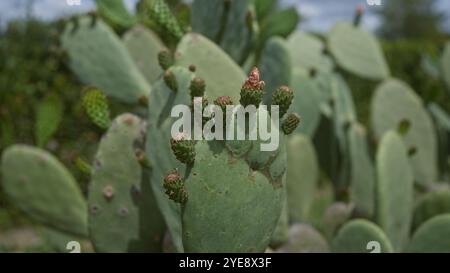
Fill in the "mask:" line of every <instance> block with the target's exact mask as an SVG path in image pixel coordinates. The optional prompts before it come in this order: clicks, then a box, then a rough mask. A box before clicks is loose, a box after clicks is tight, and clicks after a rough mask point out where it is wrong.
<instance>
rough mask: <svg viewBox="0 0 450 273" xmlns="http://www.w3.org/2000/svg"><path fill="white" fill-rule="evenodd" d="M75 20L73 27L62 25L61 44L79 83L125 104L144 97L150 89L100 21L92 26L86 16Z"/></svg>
mask: <svg viewBox="0 0 450 273" xmlns="http://www.w3.org/2000/svg"><path fill="white" fill-rule="evenodd" d="M76 20H77V22H78V23H77V25H74V23H73V22H71V23H68V24H67V25H66V28H65V30H64V33H63V34H62V36H61V43H62V46H63V48H64V49H65V50H66V51H67V53H68V55H69V58H70V67H71V69H72V70H73V71H74V72H75V74H76V75H77V76H78V77H79V78H80V80H81V81H82V82H83V83H85V84H88V85H94V86H97V87H99V88H100V89H102V90H103V91H104V92H105V94H106V95H108V96H111V97H114V98H116V99H119V100H122V101H124V102H127V103H137V102H138V101H139V99H140V98H141V97H142V96H147V95H148V94H149V92H150V85H149V84H148V83H147V81H146V80H145V78H144V77H143V76H142V74H141V73H140V72H139V69H138V68H137V67H136V65H135V63H134V62H133V59H132V57H131V56H130V54H129V52H128V50H127V49H126V47H125V46H124V45H123V43H122V42H121V41H120V39H119V37H118V36H117V35H116V34H115V33H114V32H113V31H112V30H111V29H110V28H109V27H108V26H107V25H106V24H105V23H104V22H102V21H101V20H97V21H96V23H95V24H94V25H92V19H91V18H90V17H88V16H83V17H80V18H78V19H76Z"/></svg>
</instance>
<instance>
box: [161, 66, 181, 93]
mask: <svg viewBox="0 0 450 273" xmlns="http://www.w3.org/2000/svg"><path fill="white" fill-rule="evenodd" d="M164 82H165V83H166V85H167V87H169V88H170V89H171V90H172V91H174V92H177V91H178V84H177V79H176V78H175V75H174V74H173V73H172V71H170V70H166V72H164Z"/></svg>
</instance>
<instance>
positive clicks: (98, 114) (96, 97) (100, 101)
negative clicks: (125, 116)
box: [82, 87, 111, 129]
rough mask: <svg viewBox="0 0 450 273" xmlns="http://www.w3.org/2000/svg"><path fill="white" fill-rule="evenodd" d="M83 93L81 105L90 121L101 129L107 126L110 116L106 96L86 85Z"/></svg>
mask: <svg viewBox="0 0 450 273" xmlns="http://www.w3.org/2000/svg"><path fill="white" fill-rule="evenodd" d="M83 93H84V96H83V98H82V103H83V107H84V110H85V111H86V114H87V115H88V116H89V118H90V119H91V121H92V122H93V123H94V124H95V125H97V126H98V127H100V128H102V129H107V128H109V126H110V125H111V118H110V113H109V106H108V101H107V99H106V96H105V95H104V94H103V92H102V91H100V90H99V89H97V88H95V87H88V88H86V89H84V90H83Z"/></svg>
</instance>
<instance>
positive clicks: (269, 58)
mask: <svg viewBox="0 0 450 273" xmlns="http://www.w3.org/2000/svg"><path fill="white" fill-rule="evenodd" d="M260 68H261V78H262V79H264V82H265V83H266V86H265V93H264V99H263V101H264V103H265V104H267V105H270V104H271V99H272V94H273V92H275V90H276V89H277V88H278V87H280V86H282V85H289V84H290V83H291V74H292V71H291V60H290V58H289V51H288V49H287V46H286V42H285V41H284V40H283V39H281V38H279V37H273V38H271V39H270V40H268V41H267V43H266V46H265V47H264V50H263V52H262V57H261V61H260Z"/></svg>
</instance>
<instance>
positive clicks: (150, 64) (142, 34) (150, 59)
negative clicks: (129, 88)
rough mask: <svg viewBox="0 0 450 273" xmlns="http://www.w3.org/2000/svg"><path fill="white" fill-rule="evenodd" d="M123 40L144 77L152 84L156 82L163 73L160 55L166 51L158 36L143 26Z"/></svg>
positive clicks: (133, 30) (129, 31)
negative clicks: (159, 63)
mask: <svg viewBox="0 0 450 273" xmlns="http://www.w3.org/2000/svg"><path fill="white" fill-rule="evenodd" d="M122 39H123V43H124V44H125V46H126V48H127V49H128V52H129V53H130V55H131V57H132V58H133V60H134V63H135V64H136V66H137V68H138V69H139V71H140V72H141V73H142V75H144V77H145V78H146V79H147V81H148V82H149V83H150V84H151V83H153V82H155V81H156V80H157V79H158V78H159V76H160V75H161V74H162V73H163V70H162V69H161V67H160V66H159V65H158V53H159V52H160V51H161V50H163V49H164V44H163V43H162V42H161V40H160V39H159V38H158V36H156V34H155V33H153V32H152V31H151V30H149V29H147V28H145V27H143V26H136V27H134V28H132V29H130V30H128V31H127V32H126V33H125V34H124V36H123V38H122Z"/></svg>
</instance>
